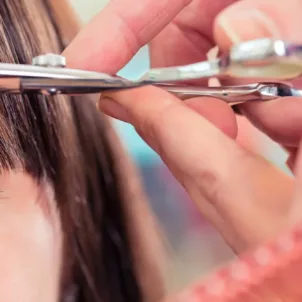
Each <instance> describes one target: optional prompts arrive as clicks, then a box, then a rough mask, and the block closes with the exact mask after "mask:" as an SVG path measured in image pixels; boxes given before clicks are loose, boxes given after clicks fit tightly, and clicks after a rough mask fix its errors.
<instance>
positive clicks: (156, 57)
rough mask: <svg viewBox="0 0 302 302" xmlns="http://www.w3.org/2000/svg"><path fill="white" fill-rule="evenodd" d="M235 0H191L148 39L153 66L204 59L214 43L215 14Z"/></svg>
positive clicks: (182, 63)
mask: <svg viewBox="0 0 302 302" xmlns="http://www.w3.org/2000/svg"><path fill="white" fill-rule="evenodd" d="M235 1H236V0H223V1H221V0H194V1H192V3H191V4H190V5H188V6H187V7H186V8H184V9H183V10H182V11H181V13H180V14H178V15H177V16H176V18H175V19H174V20H173V22H171V23H170V24H169V25H168V26H167V27H165V28H164V30H162V31H161V32H160V33H159V35H157V36H156V37H155V39H154V40H152V41H151V43H150V59H151V65H152V66H153V67H163V66H175V65H184V64H189V63H194V62H198V61H201V60H205V59H206V54H207V52H208V51H209V50H210V49H211V48H212V47H213V46H215V43H214V37H213V22H214V20H215V16H216V15H217V14H218V13H219V12H220V11H221V10H223V9H224V8H225V7H227V6H228V5H230V4H232V3H234V2H235Z"/></svg>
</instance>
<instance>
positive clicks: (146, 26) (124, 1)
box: [64, 0, 192, 73]
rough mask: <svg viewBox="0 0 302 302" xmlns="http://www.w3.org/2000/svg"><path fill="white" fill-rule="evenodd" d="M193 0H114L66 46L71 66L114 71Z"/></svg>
mask: <svg viewBox="0 0 302 302" xmlns="http://www.w3.org/2000/svg"><path fill="white" fill-rule="evenodd" d="M191 1H192V0H160V1H154V0H139V1H137V0H111V2H109V4H108V5H107V6H106V7H105V8H104V9H103V10H102V11H101V12H100V13H99V14H98V15H97V16H96V17H95V18H94V19H93V20H92V21H91V23H89V24H88V25H87V26H86V27H85V28H84V29H83V30H82V31H81V32H80V33H79V34H78V36H77V37H76V38H75V39H74V40H73V42H72V43H71V44H70V45H69V46H68V47H67V48H66V50H65V51H64V55H65V56H66V57H67V59H68V66H69V67H73V68H78V69H87V70H92V71H102V72H108V73H115V72H117V71H118V70H119V69H120V68H122V67H123V66H124V65H125V64H126V63H127V62H128V61H129V60H130V59H131V58H132V57H133V55H134V54H135V53H136V52H137V51H138V50H139V49H140V48H141V47H142V46H143V45H145V44H146V43H148V42H149V41H150V40H151V39H153V38H154V37H155V36H156V35H157V34H158V33H159V32H160V31H161V30H162V29H163V28H164V27H165V26H166V25H167V24H168V23H169V22H171V21H172V20H173V19H174V17H175V16H176V15H177V14H178V13H179V12H180V11H181V10H182V9H183V8H184V7H186V6H187V5H188V4H189V3H190V2H191Z"/></svg>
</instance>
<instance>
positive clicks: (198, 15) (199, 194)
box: [65, 0, 302, 249]
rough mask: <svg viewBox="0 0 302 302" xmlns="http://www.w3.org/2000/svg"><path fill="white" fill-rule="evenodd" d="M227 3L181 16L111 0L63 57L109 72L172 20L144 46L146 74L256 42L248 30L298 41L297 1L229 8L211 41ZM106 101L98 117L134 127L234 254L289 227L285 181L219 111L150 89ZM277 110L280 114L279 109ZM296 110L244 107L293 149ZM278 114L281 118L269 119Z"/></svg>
mask: <svg viewBox="0 0 302 302" xmlns="http://www.w3.org/2000/svg"><path fill="white" fill-rule="evenodd" d="M231 2H233V1H221V0H219V1H218V0H217V1H214V0H195V1H192V2H191V4H190V5H189V6H187V7H186V8H184V7H185V6H186V5H187V4H189V3H190V1H189V0H187V1H184V0H178V1H177V0H170V1H169V0H165V1H153V0H144V1H143V0H141V1H137V0H122V1H118V0H113V1H112V2H111V4H109V6H108V7H107V8H106V9H105V10H104V11H103V12H102V13H101V14H100V16H98V17H97V18H96V19H95V20H94V21H93V22H92V23H91V24H90V25H89V26H88V27H87V28H86V30H84V31H83V32H82V33H81V34H80V35H79V36H78V37H77V38H76V39H75V41H74V43H72V44H71V46H70V47H69V48H68V49H67V50H66V53H65V54H66V55H67V56H68V59H69V62H70V64H71V65H72V66H74V67H78V68H90V69H94V70H99V71H106V72H116V71H117V70H118V69H120V68H121V67H122V65H123V64H125V63H126V62H127V61H128V60H129V59H130V58H131V56H132V55H133V54H134V53H135V52H136V51H137V50H138V48H139V47H140V46H142V45H143V44H145V43H146V42H148V41H149V40H151V39H152V38H153V37H154V36H155V35H156V34H157V33H158V32H159V31H160V30H161V29H162V28H163V27H164V26H165V25H167V23H169V22H170V21H171V20H174V21H173V22H172V23H170V25H169V26H168V27H166V28H165V29H164V30H163V31H162V32H161V33H160V34H159V36H157V38H156V39H155V40H153V41H152V43H151V58H152V64H153V65H154V66H158V65H161V66H162V65H174V64H185V63H190V62H194V61H198V60H201V59H204V58H205V54H206V52H207V51H208V49H209V48H210V47H212V46H213V45H215V44H216V43H218V44H219V45H221V46H223V47H224V48H227V47H229V46H230V45H231V43H232V41H230V39H232V40H236V42H238V39H239V40H243V39H246V38H255V37H257V31H258V36H259V35H260V36H261V35H272V34H273V35H276V34H280V35H281V36H282V37H284V38H291V39H294V40H296V41H297V40H299V39H300V38H301V40H302V34H300V30H299V28H301V25H302V24H301V23H302V21H301V19H300V18H296V19H295V18H294V16H295V15H297V13H298V12H300V11H301V4H302V3H301V1H299V0H288V1H286V3H285V1H268V0H258V1H255V0H253V1H241V2H238V3H236V4H234V5H233V6H232V7H230V8H228V9H227V10H226V11H224V12H223V13H222V14H221V15H220V16H219V17H218V18H217V19H216V22H215V33H216V38H217V41H215V40H214V37H213V35H212V24H213V22H214V18H215V16H216V14H217V13H218V12H219V11H220V10H221V9H223V8H224V7H225V6H226V5H228V4H230V3H231ZM300 3H301V4H300ZM246 6H248V7H249V9H247V8H246ZM240 7H241V11H240ZM252 8H253V9H252ZM256 8H257V9H258V10H257V9H256ZM181 9H183V11H182V13H181V14H179V15H178V16H177V17H176V18H175V16H176V15H177V13H178V12H179V11H180V10H181ZM269 16H271V17H269ZM281 17H282V19H281ZM274 20H275V21H274ZM256 21H257V22H258V23H257V24H255V22H256ZM236 22H237V23H236ZM240 22H241V23H240ZM242 22H244V24H243V25H242ZM261 22H262V23H261ZM276 22H278V23H277V24H279V26H276V25H274V24H276ZM279 27H280V28H279ZM105 28H106V31H105V30H104V29H105ZM243 28H245V31H244V30H243ZM236 30H238V31H240V32H238V33H236V32H235V31H236ZM259 31H260V33H259ZM102 35H103V36H102ZM245 35H246V36H245ZM97 37H99V38H97ZM300 42H301V41H300ZM107 97H109V98H108V99H107V100H105V99H102V100H101V102H100V107H101V109H102V110H103V111H105V112H106V113H107V114H109V115H111V116H113V117H116V118H119V119H121V120H125V121H127V122H129V123H132V124H133V125H134V126H135V128H136V129H137V131H138V132H139V133H140V134H141V136H142V137H143V138H144V139H145V140H146V141H147V142H148V143H149V145H150V146H151V147H152V148H153V149H154V150H156V151H157V152H158V153H159V154H160V155H161V157H162V159H163V160H164V161H165V163H166V164H167V165H168V167H169V168H170V169H171V171H172V172H173V173H174V175H175V176H176V178H177V179H178V180H179V181H180V182H181V183H182V184H183V185H184V187H185V188H186V190H187V191H188V193H189V194H190V196H191V197H192V199H193V200H194V201H195V202H196V204H198V205H199V207H200V209H201V212H202V213H203V214H204V215H205V216H206V217H207V218H209V219H210V221H211V222H213V223H214V224H215V225H216V227H217V228H218V229H219V230H220V231H221V232H222V233H223V235H224V236H225V238H226V239H227V240H228V242H229V243H230V244H231V245H232V246H233V247H234V248H235V249H241V248H245V247H248V246H251V245H253V244H256V243H258V242H259V241H261V240H264V239H267V237H269V236H272V235H275V234H276V233H277V232H278V231H280V229H282V228H283V227H285V226H287V225H288V224H290V223H292V218H291V214H290V213H291V212H292V211H293V210H292V209H293V208H295V207H297V206H299V204H298V203H295V202H292V201H291V200H292V194H293V192H292V181H291V179H289V178H288V177H286V176H285V175H283V174H282V173H281V172H280V171H278V170H277V169H275V168H274V167H272V166H271V165H270V164H269V163H267V162H266V161H264V160H263V159H261V158H257V157H255V156H254V155H252V154H250V153H248V152H247V151H246V150H244V149H242V148H241V147H240V146H238V145H237V144H236V143H235V141H234V140H233V138H235V137H236V130H237V127H236V121H235V116H234V114H233V113H232V111H231V110H230V108H229V107H228V106H227V105H226V104H225V103H223V102H222V101H219V100H214V99H207V98H197V99H192V100H189V101H186V102H181V101H179V100H178V99H177V98H175V97H174V96H172V95H170V94H168V93H166V92H164V91H162V90H160V89H157V88H154V87H146V88H141V89H137V90H133V91H127V92H122V93H116V94H111V95H108V96H107ZM285 103H286V104H288V105H289V106H288V107H286V108H285V110H283V109H282V108H281V109H280V107H281V106H283V105H284V104H285ZM296 106H298V101H297V100H292V101H290V102H284V99H283V103H281V102H279V101H275V102H270V103H266V104H256V106H255V107H253V108H250V106H248V105H244V107H243V109H244V112H247V114H248V115H249V116H252V117H253V120H254V121H255V122H256V124H257V126H259V127H260V128H261V129H264V130H265V132H267V133H268V134H270V135H271V136H272V137H273V138H275V139H277V140H278V141H279V142H281V143H284V144H285V145H290V146H291V147H294V148H295V147H297V146H298V142H299V133H300V132H301V131H300V130H301V128H302V123H301V120H302V119H301V118H300V119H299V120H298V114H299V113H300V112H301V110H300V111H299V110H297V108H296ZM278 107H279V109H278ZM293 109H294V110H293ZM280 110H281V111H280ZM264 112H267V113H268V114H267V115H264V114H263V113H264ZM280 112H284V113H286V114H287V115H288V117H286V118H285V116H283V115H282V116H279V117H278V113H279V114H280ZM293 119H294V120H295V121H296V122H295V123H288V121H293ZM300 213H301V211H300Z"/></svg>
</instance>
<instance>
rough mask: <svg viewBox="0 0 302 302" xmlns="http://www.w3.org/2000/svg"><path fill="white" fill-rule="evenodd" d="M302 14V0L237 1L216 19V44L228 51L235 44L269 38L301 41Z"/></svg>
mask: <svg viewBox="0 0 302 302" xmlns="http://www.w3.org/2000/svg"><path fill="white" fill-rule="evenodd" d="M301 11H302V1H301V0H286V1H285V0H279V1H276V0H246V1H240V2H236V3H235V4H233V5H231V6H229V7H228V8H226V9H225V10H223V11H222V12H221V13H220V14H219V15H218V17H217V18H216V21H215V27H214V28H215V29H214V32H215V37H216V40H217V43H218V45H219V46H220V47H221V49H223V50H227V49H228V48H229V47H230V46H231V45H232V44H235V43H239V42H242V41H246V40H253V39H258V38H266V37H270V38H277V39H278V38H283V39H286V40H289V41H291V42H301V40H302V35H301V25H302V19H301V17H300V14H301Z"/></svg>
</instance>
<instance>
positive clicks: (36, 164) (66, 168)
mask: <svg viewBox="0 0 302 302" xmlns="http://www.w3.org/2000/svg"><path fill="white" fill-rule="evenodd" d="M58 3H59V2H58ZM62 3H64V2H62ZM51 4H53V3H50V1H47V0H31V1H28V0H2V1H1V3H0V41H1V48H0V61H1V62H11V63H20V64H28V63H31V59H32V57H34V56H36V55H40V54H43V53H47V52H55V53H60V52H61V51H62V50H63V48H64V46H65V45H64V44H65V42H66V36H64V35H63V32H62V28H63V27H64V26H63V25H64V24H62V22H58V17H57V14H56V13H58V11H59V10H58V9H53V6H52V5H51ZM62 5H65V4H62ZM60 16H61V17H62V14H60ZM59 19H60V18H59ZM61 19H62V18H61ZM61 21H62V20H61ZM65 21H66V20H65ZM66 24H68V22H67V21H66ZM65 28H66V26H65ZM70 28H71V27H70ZM70 28H69V32H72V30H70ZM65 33H66V31H65ZM109 132H110V127H109V124H108V123H107V122H106V121H105V120H104V118H103V117H102V116H101V115H100V113H98V112H97V110H96V109H95V105H94V101H93V100H89V99H88V98H82V97H72V98H67V97H63V96H59V97H53V98H47V97H45V96H40V95H35V94H28V95H22V96H20V95H18V96H17V95H15V96H12V95H0V168H1V175H0V184H1V187H0V189H1V191H0V211H1V212H0V213H1V220H0V221H1V222H0V223H1V228H0V240H1V242H2V244H1V247H0V259H1V261H0V271H1V274H2V275H1V276H0V277H1V282H0V284H1V289H0V295H1V299H2V300H3V301H24V302H25V301H30V302H32V301H46V302H47V301H49V302H53V301H57V297H61V298H60V299H61V300H62V301H64V299H65V298H66V297H67V296H68V295H69V294H72V296H73V297H74V298H75V300H71V301H83V302H84V301H89V302H94V301H133V302H135V301H141V299H142V298H141V290H140V286H139V282H138V278H137V273H136V270H135V269H134V263H133V262H134V261H133V259H134V256H133V253H132V249H131V248H130V239H129V236H128V227H127V223H126V222H127V221H126V215H125V212H126V211H125V208H124V207H123V205H124V204H123V202H122V201H123V194H121V191H122V190H121V187H122V185H121V183H120V181H119V178H118V176H117V172H116V171H117V169H116V162H115V160H114V158H113V156H112V148H111V144H110V143H109V135H108V133H109ZM138 243H139V240H138ZM138 258H143V257H142V256H139V257H138ZM148 265H150V264H148ZM147 267H148V266H147Z"/></svg>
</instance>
